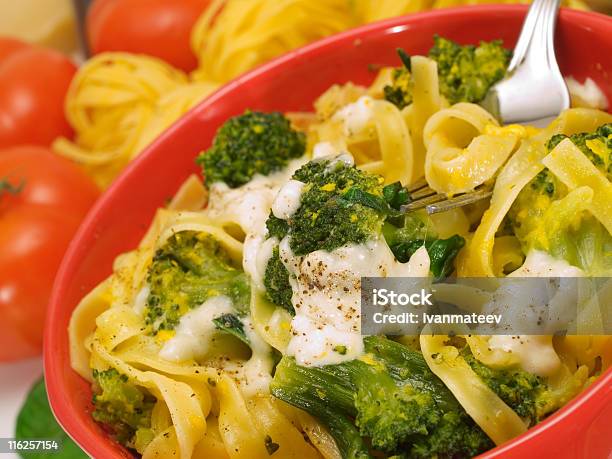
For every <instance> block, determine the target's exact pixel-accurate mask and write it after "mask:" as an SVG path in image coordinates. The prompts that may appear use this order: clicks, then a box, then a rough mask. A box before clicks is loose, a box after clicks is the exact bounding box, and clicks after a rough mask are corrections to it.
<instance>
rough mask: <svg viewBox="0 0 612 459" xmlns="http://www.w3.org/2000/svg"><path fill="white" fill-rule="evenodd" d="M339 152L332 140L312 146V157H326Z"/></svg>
mask: <svg viewBox="0 0 612 459" xmlns="http://www.w3.org/2000/svg"><path fill="white" fill-rule="evenodd" d="M337 154H338V150H336V147H334V146H333V145H332V143H331V142H319V143H317V144H315V146H314V147H313V148H312V159H319V158H326V157H328V156H335V155H337Z"/></svg>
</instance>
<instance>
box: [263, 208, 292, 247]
mask: <svg viewBox="0 0 612 459" xmlns="http://www.w3.org/2000/svg"><path fill="white" fill-rule="evenodd" d="M266 229H267V230H268V237H275V238H278V240H279V241H280V240H281V239H282V238H284V237H285V236H286V235H287V233H288V232H289V223H287V221H286V220H283V219H281V218H278V217H275V216H274V214H273V213H272V212H270V216H269V217H268V219H267V220H266Z"/></svg>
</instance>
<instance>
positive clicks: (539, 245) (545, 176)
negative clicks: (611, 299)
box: [508, 123, 612, 275]
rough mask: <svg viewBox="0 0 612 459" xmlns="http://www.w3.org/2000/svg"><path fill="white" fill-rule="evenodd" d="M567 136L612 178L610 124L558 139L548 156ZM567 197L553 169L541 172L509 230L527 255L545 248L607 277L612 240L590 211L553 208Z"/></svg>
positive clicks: (522, 196)
mask: <svg viewBox="0 0 612 459" xmlns="http://www.w3.org/2000/svg"><path fill="white" fill-rule="evenodd" d="M566 138H569V139H570V140H571V141H572V142H573V143H574V144H575V145H576V146H577V147H578V148H579V149H580V151H582V152H583V153H584V154H585V156H586V157H587V158H589V159H590V161H591V162H592V163H593V164H594V165H595V167H597V168H598V169H599V170H600V171H601V172H602V173H604V174H605V175H606V176H607V178H608V179H609V180H612V123H608V124H605V125H603V126H600V127H599V128H598V129H597V130H596V131H595V132H593V133H579V134H574V135H571V136H569V137H568V136H566V135H563V134H558V135H555V136H553V137H551V138H550V140H549V141H548V142H547V144H546V147H547V150H548V152H550V151H552V150H553V149H554V148H555V147H556V146H557V145H558V144H559V143H560V142H561V141H562V140H564V139H566ZM567 194H568V189H567V187H566V186H565V185H564V184H563V183H562V182H561V181H560V180H559V179H558V178H557V177H555V175H554V174H553V173H552V172H551V171H550V170H549V169H547V168H545V169H543V170H542V171H541V172H540V173H539V174H538V175H537V176H536V177H534V178H533V179H532V180H531V182H530V183H529V184H528V185H527V186H525V187H524V188H523V189H522V190H521V192H520V193H519V195H518V196H517V198H516V200H515V201H514V203H513V204H512V207H511V209H510V211H509V212H508V221H509V224H510V227H511V228H512V230H513V231H514V234H515V235H516V236H517V237H518V239H519V241H521V244H522V246H523V250H524V251H525V252H528V251H529V250H531V249H532V248H533V249H538V250H544V251H546V252H549V253H550V254H551V255H553V256H554V257H555V258H559V259H564V260H566V261H568V262H569V263H570V264H572V265H574V266H577V267H579V268H581V269H583V270H585V271H586V272H587V273H589V274H590V275H599V274H606V273H609V272H610V270H611V269H612V257H610V255H609V254H610V253H612V236H611V235H610V234H609V233H608V231H607V230H606V229H605V227H604V226H603V225H602V224H601V223H600V222H599V221H598V220H597V219H596V218H595V217H594V216H592V215H590V214H588V213H587V212H571V211H568V212H560V211H559V208H558V207H554V206H558V202H559V201H560V200H561V199H563V198H564V197H565V196H566V195H567ZM566 214H567V215H566Z"/></svg>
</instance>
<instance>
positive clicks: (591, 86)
mask: <svg viewBox="0 0 612 459" xmlns="http://www.w3.org/2000/svg"><path fill="white" fill-rule="evenodd" d="M565 84H567V89H568V90H569V92H570V97H571V99H572V106H574V107H586V108H598V109H600V110H606V109H607V108H608V99H607V98H606V95H605V94H604V93H603V91H602V90H601V88H600V87H599V86H597V83H595V82H594V81H593V80H591V79H590V78H587V79H586V80H585V81H584V83H582V84H581V83H578V81H577V80H575V79H574V78H572V77H568V78H566V79H565Z"/></svg>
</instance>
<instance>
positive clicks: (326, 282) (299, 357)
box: [279, 237, 429, 366]
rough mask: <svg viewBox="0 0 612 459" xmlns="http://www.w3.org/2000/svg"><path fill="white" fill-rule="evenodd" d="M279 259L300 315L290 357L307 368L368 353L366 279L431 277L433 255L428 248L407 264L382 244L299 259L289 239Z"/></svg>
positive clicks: (294, 325)
mask: <svg viewBox="0 0 612 459" xmlns="http://www.w3.org/2000/svg"><path fill="white" fill-rule="evenodd" d="M279 254H280V258H281V260H282V262H283V263H284V264H285V266H286V267H287V269H288V270H289V272H290V273H291V276H290V282H291V287H292V290H293V297H292V303H293V306H294V308H295V311H296V314H295V317H294V318H293V320H292V322H291V332H292V335H293V336H292V338H291V341H290V343H289V346H288V349H287V354H288V355H293V356H295V358H296V361H297V362H298V363H299V364H300V365H305V366H318V365H327V364H332V363H338V362H343V361H346V360H351V359H354V358H356V357H358V356H359V355H360V354H361V353H362V352H363V340H362V336H361V315H360V302H361V277H366V276H372V277H375V276H376V277H388V276H398V277H427V276H428V274H429V256H428V254H427V251H426V250H425V248H424V247H423V248H421V249H419V250H417V252H415V254H414V255H413V257H412V258H411V260H410V261H409V262H408V263H405V264H402V263H399V262H397V261H396V260H395V257H394V256H393V253H392V252H391V250H390V249H389V247H388V246H387V244H386V242H385V241H384V240H381V239H374V240H370V241H368V242H366V243H364V244H350V245H346V246H344V247H340V248H338V249H335V250H333V251H331V252H327V251H324V250H317V251H315V252H312V253H309V254H308V255H305V256H302V257H297V256H295V255H294V254H293V253H292V251H291V247H290V245H289V237H286V238H284V239H283V240H282V241H281V243H280V246H279Z"/></svg>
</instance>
